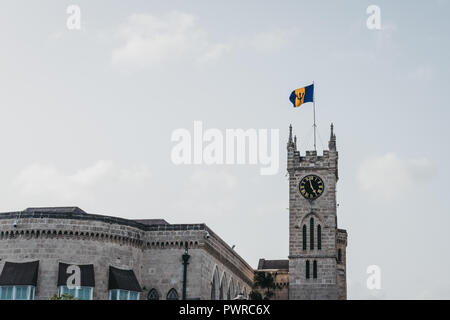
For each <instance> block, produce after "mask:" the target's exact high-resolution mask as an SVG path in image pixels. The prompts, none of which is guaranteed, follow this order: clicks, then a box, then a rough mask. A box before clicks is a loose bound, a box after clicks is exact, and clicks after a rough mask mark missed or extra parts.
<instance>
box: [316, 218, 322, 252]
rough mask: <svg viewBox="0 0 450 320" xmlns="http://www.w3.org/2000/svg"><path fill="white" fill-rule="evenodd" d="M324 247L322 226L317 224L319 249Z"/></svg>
mask: <svg viewBox="0 0 450 320" xmlns="http://www.w3.org/2000/svg"><path fill="white" fill-rule="evenodd" d="M320 249H322V227H321V226H320V224H319V225H318V226H317V250H320Z"/></svg>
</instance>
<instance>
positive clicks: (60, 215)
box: [0, 210, 206, 231]
mask: <svg viewBox="0 0 450 320" xmlns="http://www.w3.org/2000/svg"><path fill="white" fill-rule="evenodd" d="M18 218H20V219H26V218H52V219H74V220H92V221H101V222H105V223H116V224H120V225H126V226H129V227H134V228H138V229H140V230H142V231H160V230H162V231H166V230H167V231H177V230H205V228H206V225H205V224H204V223H194V224H155V225H147V224H144V223H140V222H137V221H135V220H133V219H126V218H119V217H113V216H106V215H101V214H92V213H74V212H29V211H26V210H23V211H11V212H0V220H2V219H18Z"/></svg>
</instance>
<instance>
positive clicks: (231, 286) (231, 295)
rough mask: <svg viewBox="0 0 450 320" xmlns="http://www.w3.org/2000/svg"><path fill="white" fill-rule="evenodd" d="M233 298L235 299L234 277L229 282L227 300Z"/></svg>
mask: <svg viewBox="0 0 450 320" xmlns="http://www.w3.org/2000/svg"><path fill="white" fill-rule="evenodd" d="M233 298H234V281H233V277H230V281H229V282H228V290H227V300H232V299H233Z"/></svg>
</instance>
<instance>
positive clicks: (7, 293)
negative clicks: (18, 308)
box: [0, 287, 13, 300]
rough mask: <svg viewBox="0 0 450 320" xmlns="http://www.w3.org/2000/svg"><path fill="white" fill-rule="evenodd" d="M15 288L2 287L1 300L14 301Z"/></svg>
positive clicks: (0, 290) (0, 289)
mask: <svg viewBox="0 0 450 320" xmlns="http://www.w3.org/2000/svg"><path fill="white" fill-rule="evenodd" d="M12 298H13V287H0V300H12Z"/></svg>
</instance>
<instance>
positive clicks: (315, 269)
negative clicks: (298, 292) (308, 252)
mask: <svg viewBox="0 0 450 320" xmlns="http://www.w3.org/2000/svg"><path fill="white" fill-rule="evenodd" d="M313 279H317V261H316V260H314V262H313Z"/></svg>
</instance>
